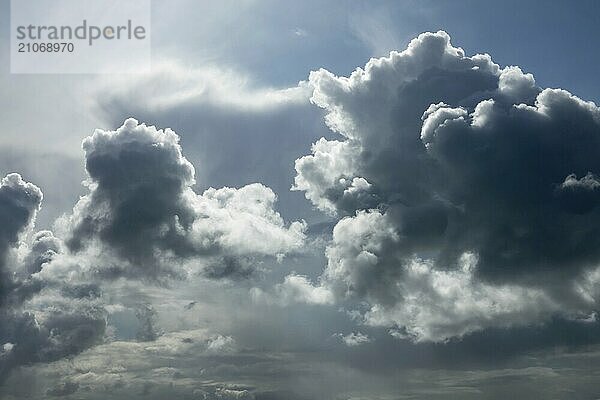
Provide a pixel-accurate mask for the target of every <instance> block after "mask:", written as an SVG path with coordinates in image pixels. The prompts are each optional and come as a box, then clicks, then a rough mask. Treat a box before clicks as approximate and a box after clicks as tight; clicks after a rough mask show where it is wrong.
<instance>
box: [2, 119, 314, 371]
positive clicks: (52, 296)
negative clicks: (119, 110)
mask: <svg viewBox="0 0 600 400" xmlns="http://www.w3.org/2000/svg"><path fill="white" fill-rule="evenodd" d="M83 149H84V150H85V156H86V158H85V159H86V170H87V173H88V180H87V182H86V185H87V187H88V189H89V193H88V194H87V195H85V196H83V197H82V198H81V199H80V200H79V202H78V203H77V204H76V205H75V207H74V208H73V212H72V213H70V214H68V215H65V216H64V217H63V218H61V219H60V220H59V221H58V223H57V236H55V234H54V233H53V232H50V231H40V232H34V231H33V228H34V223H35V217H36V213H37V211H38V210H39V209H40V206H41V201H42V192H41V190H40V189H39V188H38V187H37V186H35V185H33V184H31V183H27V182H25V181H24V180H23V179H22V178H21V176H19V175H18V174H9V175H7V176H6V177H5V178H4V179H3V180H2V182H1V184H0V215H1V216H2V220H3V225H2V227H1V228H0V274H1V276H2V280H1V281H0V282H1V285H2V286H1V287H0V326H1V328H0V378H2V377H3V376H4V374H5V373H7V372H8V371H10V369H11V368H12V367H14V366H18V365H23V364H27V363H32V362H39V361H53V360H57V359H60V358H62V357H64V356H68V355H72V354H76V353H79V352H81V351H82V350H84V349H86V348H88V347H90V346H92V345H94V344H97V343H101V342H102V341H104V340H105V333H106V329H107V315H108V314H109V311H107V310H108V309H115V307H116V308H117V309H123V307H124V305H123V304H121V303H120V302H119V299H118V298H115V296H114V295H113V296H111V298H106V297H105V296H104V295H103V287H104V286H105V284H108V285H110V283H111V282H114V281H115V280H117V279H120V278H125V279H129V280H133V281H138V280H141V281H143V282H158V281H163V282H164V281H165V280H166V279H170V278H184V277H186V276H188V275H198V274H200V275H203V276H205V277H208V278H211V279H221V278H228V279H237V278H242V277H248V276H249V275H252V274H254V273H256V272H257V271H260V270H263V269H265V261H267V260H270V263H275V262H277V261H281V260H282V258H283V257H284V256H285V255H286V254H288V253H290V252H296V251H299V250H300V248H301V246H302V244H303V241H304V230H305V224H304V223H303V222H293V223H291V224H289V225H286V224H285V223H284V221H283V219H282V218H281V216H280V215H279V213H277V212H276V211H275V210H274V208H273V207H274V203H275V201H276V196H275V194H274V193H273V191H272V190H271V189H269V188H267V187H265V186H263V185H262V184H259V183H255V184H250V185H247V186H244V187H242V188H239V189H234V188H227V187H225V188H221V189H213V188H210V189H208V190H206V191H205V192H204V193H203V194H202V195H199V194H196V193H195V192H194V190H193V189H192V186H193V185H194V183H195V180H194V167H193V166H192V165H191V163H190V162H189V161H188V160H187V159H186V158H185V157H184V156H183V155H182V152H181V147H180V146H179V137H178V136H177V134H175V133H174V132H173V131H171V130H169V129H166V130H164V131H163V130H158V129H156V128H155V127H152V126H146V125H144V124H138V122H137V121H136V120H134V119H128V120H127V121H125V123H124V124H123V126H121V127H120V128H119V129H117V130H116V131H102V130H97V131H96V132H94V134H93V135H92V136H90V137H88V138H86V139H85V140H84V142H83ZM124 295H125V296H126V294H122V295H121V297H123V296H124ZM115 301H116V302H117V303H114V302H115ZM137 301H138V302H143V299H138V300H137ZM127 306H128V305H127V304H125V307H127ZM129 306H131V305H129ZM134 306H135V307H137V309H135V311H136V312H135V315H136V317H137V319H138V320H139V325H140V328H139V330H140V332H139V334H138V336H139V337H140V338H142V340H154V339H156V337H157V335H156V332H155V328H154V326H153V322H152V318H153V313H154V311H153V308H152V306H151V305H146V306H144V305H142V306H140V305H139V304H136V305H134Z"/></svg>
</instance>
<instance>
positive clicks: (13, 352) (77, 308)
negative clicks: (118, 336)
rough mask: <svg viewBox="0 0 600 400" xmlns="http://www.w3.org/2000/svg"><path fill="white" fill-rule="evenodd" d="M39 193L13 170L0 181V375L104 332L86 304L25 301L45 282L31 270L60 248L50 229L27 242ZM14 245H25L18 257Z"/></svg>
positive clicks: (97, 313) (67, 351) (74, 349)
mask: <svg viewBox="0 0 600 400" xmlns="http://www.w3.org/2000/svg"><path fill="white" fill-rule="evenodd" d="M42 197H43V196H42V191H41V190H40V189H39V188H38V187H37V186H35V185H33V184H32V183H28V182H25V181H24V180H23V179H22V178H21V176H20V175H18V174H9V175H7V176H6V177H5V178H4V179H3V180H2V183H1V185H0V219H1V220H2V226H1V227H0V258H1V259H0V268H1V270H0V272H1V285H2V290H1V291H0V296H1V298H0V346H1V350H0V380H3V379H5V378H6V376H7V375H8V373H9V372H10V371H11V370H12V368H14V367H15V366H19V365H24V364H28V363H33V362H40V361H43V362H47V361H53V360H57V359H60V358H62V357H64V356H67V355H72V354H76V353H79V352H80V351H82V350H84V349H86V348H88V347H89V346H91V345H92V344H95V343H97V342H98V341H99V340H100V339H101V338H102V337H103V335H104V329H105V317H104V314H103V311H102V309H101V308H96V307H92V306H91V305H90V304H85V303H84V304H64V305H60V306H58V307H56V308H49V309H48V310H45V311H44V312H43V313H36V312H35V311H31V310H27V309H25V307H24V305H25V302H26V301H27V300H29V299H31V298H32V297H33V296H35V295H37V294H39V293H40V291H41V290H42V289H43V288H44V287H45V285H46V282H44V281H43V280H41V279H39V278H37V277H35V276H34V275H33V274H36V273H37V272H40V271H41V270H42V268H43V266H44V265H45V264H47V263H49V262H51V261H52V260H53V258H54V257H55V256H56V255H57V254H58V253H59V252H60V251H61V244H60V241H59V240H58V239H56V238H55V237H54V236H53V234H52V233H51V232H48V231H41V232H37V233H35V234H33V235H32V239H31V242H29V241H28V240H27V238H26V236H27V234H28V233H30V231H31V229H32V228H33V225H34V222H35V217H36V213H37V211H38V210H39V208H40V204H41V201H42ZM20 240H22V242H20ZM19 245H25V246H26V248H25V249H24V250H23V251H24V256H23V257H22V259H21V258H19V257H18V256H17V255H15V254H13V253H15V251H16V248H17V247H18V246H19Z"/></svg>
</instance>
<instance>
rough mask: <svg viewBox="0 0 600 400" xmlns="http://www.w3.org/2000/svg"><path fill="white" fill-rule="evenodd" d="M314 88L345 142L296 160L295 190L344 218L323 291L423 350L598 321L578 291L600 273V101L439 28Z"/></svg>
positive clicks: (593, 292)
mask: <svg viewBox="0 0 600 400" xmlns="http://www.w3.org/2000/svg"><path fill="white" fill-rule="evenodd" d="M309 84H310V85H311V87H312V88H313V94H312V98H311V101H312V102H313V103H314V104H316V105H317V106H319V107H321V108H323V109H324V110H325V111H326V113H327V114H326V117H325V121H326V123H327V125H328V126H329V127H330V129H331V130H333V131H334V132H337V133H338V134H339V137H338V138H337V139H335V140H327V139H324V138H323V139H320V140H319V141H317V142H316V143H315V144H314V145H313V148H312V154H310V155H307V156H304V157H301V158H299V159H297V160H296V171H297V176H296V179H295V186H294V189H296V190H302V191H305V194H306V197H307V199H309V200H310V201H311V202H312V203H313V204H314V205H315V206H316V207H318V208H319V209H321V210H323V211H325V212H327V213H330V214H333V215H337V216H339V217H341V220H340V221H339V222H338V224H337V225H336V227H335V228H334V232H333V239H332V242H331V243H330V245H329V246H328V248H327V251H326V255H327V259H328V262H327V267H326V269H325V271H324V273H323V275H322V277H321V280H320V283H319V285H317V286H315V287H319V288H321V289H325V290H329V291H330V292H331V293H332V295H333V296H334V297H335V298H336V299H337V300H338V301H346V300H352V301H355V302H356V301H358V302H361V301H366V302H367V304H368V311H366V312H364V313H363V316H364V318H365V321H366V322H368V323H371V324H375V325H383V326H389V327H393V332H394V333H395V334H396V335H399V336H407V337H410V338H412V339H413V340H431V341H439V340H446V339H448V338H452V337H456V336H462V335H465V334H468V333H471V332H473V331H477V330H481V329H485V328H487V327H499V326H503V327H504V326H513V325H524V324H530V323H538V322H540V321H544V320H547V319H548V318H550V316H552V315H556V314H559V315H563V316H568V315H572V314H577V313H582V314H589V313H591V312H592V311H593V310H594V307H595V306H596V298H597V295H598V291H597V289H590V290H589V291H587V292H586V293H587V294H586V296H582V295H581V291H579V290H577V289H574V288H575V287H579V286H580V282H581V281H582V280H585V279H586V278H584V276H588V275H585V274H586V272H587V271H591V270H594V269H595V268H596V267H598V262H599V261H600V253H599V249H600V246H599V244H600V243H599V242H598V238H599V237H600V235H599V233H600V232H599V231H598V230H599V228H598V227H599V226H600V224H599V222H600V211H599V210H598V209H597V207H596V205H597V204H598V201H599V200H600V199H599V198H598V187H599V184H598V179H597V176H598V175H597V174H598V173H599V170H600V164H599V161H598V157H597V154H598V153H599V152H600V108H598V107H597V106H596V105H595V104H594V103H592V102H586V101H583V100H581V99H579V98H577V97H576V96H574V95H572V94H570V93H569V92H566V91H564V90H560V89H541V88H539V87H538V86H537V85H536V83H535V80H534V78H533V75H531V74H528V73H523V71H522V70H521V69H520V68H518V67H513V66H510V67H506V68H501V67H500V66H499V65H497V64H495V63H494V62H493V61H492V59H491V57H490V56H489V55H486V54H484V55H475V56H466V55H465V53H464V51H463V50H462V49H460V48H457V47H454V46H452V44H451V43H450V38H449V36H448V35H447V34H446V33H445V32H441V31H440V32H437V33H425V34H422V35H420V36H419V37H418V38H416V39H414V40H412V41H411V43H410V44H409V46H408V48H407V49H406V50H404V51H402V52H395V51H394V52H391V53H390V55H389V56H388V57H384V58H379V59H371V60H370V61H369V62H368V63H367V64H366V66H365V67H364V68H357V69H356V70H355V71H354V72H353V73H352V74H351V75H350V76H349V77H338V76H335V75H334V74H332V73H331V72H329V71H326V70H323V69H322V70H319V71H315V72H312V73H311V75H310V79H309ZM467 266H468V267H467ZM565 282H566V285H565ZM592 286H593V285H592ZM588 287H589V285H588ZM305 292H306V293H308V294H310V293H311V290H310V289H305ZM305 297H306V298H307V299H308V300H306V301H309V302H313V303H318V301H313V300H310V296H309V295H307V296H305Z"/></svg>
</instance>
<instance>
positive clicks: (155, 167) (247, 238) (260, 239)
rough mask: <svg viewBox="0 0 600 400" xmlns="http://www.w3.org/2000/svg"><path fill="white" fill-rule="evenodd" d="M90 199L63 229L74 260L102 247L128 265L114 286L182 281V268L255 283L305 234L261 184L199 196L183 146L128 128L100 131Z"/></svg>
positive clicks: (93, 148)
mask: <svg viewBox="0 0 600 400" xmlns="http://www.w3.org/2000/svg"><path fill="white" fill-rule="evenodd" d="M83 148H84V150H85V154H86V170H87V172H88V175H89V180H88V183H87V185H88V187H89V190H90V193H89V194H87V195H86V196H84V197H82V198H81V199H80V201H79V202H78V203H77V205H76V206H75V207H74V210H73V214H72V215H71V216H69V217H67V218H65V219H64V220H63V221H62V224H61V229H62V231H64V232H66V233H65V234H66V236H67V237H68V238H67V240H66V243H67V246H68V247H69V249H70V250H71V251H73V252H76V253H77V252H81V251H83V250H85V249H86V248H92V249H93V248H94V247H98V246H100V247H101V248H105V249H106V250H107V251H108V252H113V253H115V254H116V255H117V256H118V257H119V258H121V259H122V260H124V261H125V262H126V264H127V266H126V267H124V266H123V265H125V264H120V265H119V266H117V268H116V269H113V270H112V272H110V273H111V274H113V275H115V276H122V275H126V276H140V275H141V276H146V277H158V276H160V275H161V274H164V273H168V274H173V275H177V274H180V273H181V271H177V270H176V269H175V268H174V266H176V265H177V264H181V260H186V259H193V258H204V260H205V265H206V271H205V272H206V274H207V275H209V276H211V277H215V278H219V277H228V276H236V275H246V274H248V273H251V272H252V271H253V270H254V269H255V266H256V264H257V263H258V259H257V257H263V256H277V255H284V254H286V253H288V252H290V251H295V250H298V249H299V248H300V246H301V245H302V242H303V240H304V233H303V231H304V229H305V225H304V223H303V222H293V223H291V224H290V225H289V226H287V227H286V226H285V223H284V221H283V219H282V218H281V216H280V215H279V213H277V212H276V211H275V210H274V209H273V206H274V203H275V201H276V196H275V194H274V193H273V191H272V190H271V189H269V188H267V187H265V186H264V185H262V184H259V183H255V184H250V185H247V186H244V187H241V188H239V189H234V188H228V187H225V188H221V189H214V188H209V189H207V190H206V191H205V192H204V193H203V194H202V195H198V194H196V193H195V192H194V191H193V189H192V185H194V183H195V179H194V174H195V171H194V167H193V166H192V165H191V163H190V162H189V161H188V160H187V159H186V158H185V157H184V156H183V155H182V152H181V147H180V145H179V137H178V136H177V135H176V134H175V133H174V132H173V131H172V130H170V129H166V130H164V131H163V130H158V129H156V128H155V127H153V126H146V125H145V124H139V123H138V122H137V121H136V120H134V119H128V120H127V121H125V123H124V124H123V126H121V127H120V128H118V129H117V130H116V131H103V130H97V131H96V132H95V133H94V134H93V135H92V136H90V137H88V138H86V139H85V140H84V143H83Z"/></svg>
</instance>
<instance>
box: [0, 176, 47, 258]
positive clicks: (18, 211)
mask: <svg viewBox="0 0 600 400" xmlns="http://www.w3.org/2000/svg"><path fill="white" fill-rule="evenodd" d="M41 202H42V191H41V190H40V189H39V188H38V187H37V186H35V185H33V184H31V183H28V182H25V181H23V179H22V178H21V176H20V175H19V174H9V175H7V176H6V177H5V178H3V179H2V182H1V183H0V219H1V220H2V225H1V226H0V265H1V266H3V265H4V263H5V261H6V260H5V257H6V256H7V254H6V252H7V251H8V249H9V247H11V246H14V245H15V244H16V243H17V241H18V239H19V234H20V233H22V232H23V231H24V230H25V228H27V227H28V226H29V225H30V224H31V222H32V221H33V220H34V218H35V214H36V212H37V211H38V209H39V207H40V204H41Z"/></svg>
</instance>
